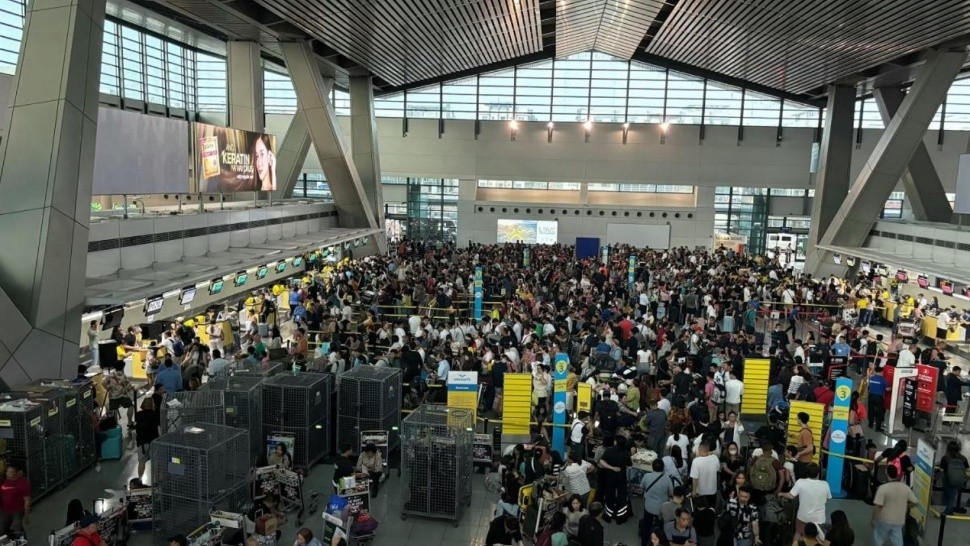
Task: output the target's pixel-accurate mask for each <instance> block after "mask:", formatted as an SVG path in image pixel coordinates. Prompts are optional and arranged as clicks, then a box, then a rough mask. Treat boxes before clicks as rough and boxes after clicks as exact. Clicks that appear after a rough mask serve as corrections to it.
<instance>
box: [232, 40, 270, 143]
mask: <svg viewBox="0 0 970 546" xmlns="http://www.w3.org/2000/svg"><path fill="white" fill-rule="evenodd" d="M259 54H260V50H259V44H258V43H256V42H228V43H227V44H226V79H227V80H228V82H227V83H228V86H229V126H230V127H232V128H234V129H242V130H244V131H253V132H256V133H262V132H263V131H264V129H265V125H266V122H265V119H266V118H265V117H264V115H263V114H264V112H263V104H264V100H263V63H262V60H261V58H260V56H259Z"/></svg>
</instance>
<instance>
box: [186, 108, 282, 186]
mask: <svg viewBox="0 0 970 546" xmlns="http://www.w3.org/2000/svg"><path fill="white" fill-rule="evenodd" d="M192 130H193V135H194V150H195V154H194V155H195V180H196V184H197V186H196V192H198V193H233V192H242V191H273V190H275V189H276V137H275V136H274V135H269V134H266V133H251V132H249V131H242V130H239V129H230V128H228V127H219V126H216V125H208V124H205V123H195V124H193V127H192Z"/></svg>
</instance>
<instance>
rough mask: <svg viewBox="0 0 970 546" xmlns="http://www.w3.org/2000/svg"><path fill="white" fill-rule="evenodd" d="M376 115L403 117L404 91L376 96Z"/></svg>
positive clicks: (381, 116) (380, 116)
mask: <svg viewBox="0 0 970 546" xmlns="http://www.w3.org/2000/svg"><path fill="white" fill-rule="evenodd" d="M374 115H375V116H377V117H379V118H403V117H404V93H389V94H387V95H381V96H378V97H374Z"/></svg>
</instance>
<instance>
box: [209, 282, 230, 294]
mask: <svg viewBox="0 0 970 546" xmlns="http://www.w3.org/2000/svg"><path fill="white" fill-rule="evenodd" d="M224 284H226V283H225V281H223V280H222V279H218V280H215V281H212V284H210V285H209V295H210V296H215V295H216V294H218V293H219V292H222V286H223V285H224Z"/></svg>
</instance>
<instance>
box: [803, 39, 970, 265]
mask: <svg viewBox="0 0 970 546" xmlns="http://www.w3.org/2000/svg"><path fill="white" fill-rule="evenodd" d="M966 57H967V53H966V52H964V51H935V52H933V53H931V54H930V55H929V56H928V57H927V59H926V62H925V63H924V64H923V66H922V67H921V68H920V71H919V73H918V74H917V76H916V80H915V81H914V82H913V86H912V87H911V88H910V90H909V93H907V94H906V97H905V98H904V99H903V102H902V104H901V105H900V106H899V110H898V111H897V112H896V115H894V116H893V119H892V121H890V122H889V124H888V125H887V126H886V130H885V131H883V133H882V136H881V137H880V138H879V142H878V143H876V147H875V148H874V149H873V151H872V154H871V155H870V156H869V159H868V160H867V161H866V164H865V165H864V166H863V168H862V171H861V172H860V173H859V176H858V177H857V178H856V180H855V182H854V183H853V185H852V188H851V189H850V190H849V194H848V195H847V196H846V198H845V201H843V202H842V205H841V206H840V207H839V209H838V211H837V212H836V214H835V217H834V218H833V219H832V223H831V225H830V226H829V227H828V229H826V230H825V232H824V234H823V235H822V237H821V238H820V239H819V242H818V244H819V245H822V246H848V247H859V246H862V245H863V244H864V243H865V240H866V237H868V236H869V231H870V230H871V229H872V226H873V225H874V224H875V222H876V220H877V219H878V218H879V213H880V212H881V211H882V209H883V207H884V206H885V203H886V199H888V198H889V194H890V193H892V191H893V189H894V188H895V187H896V183H897V182H898V181H899V178H900V177H901V176H902V175H903V172H904V171H905V170H906V168H907V166H908V165H909V162H910V160H911V159H912V157H913V153H914V152H915V151H916V148H917V147H918V146H919V144H920V143H921V142H922V141H923V136H924V135H925V133H926V128H927V127H928V126H929V124H930V121H931V120H932V119H933V115H934V114H935V113H936V110H937V108H939V106H940V103H942V102H943V99H944V98H945V97H946V93H947V91H948V90H949V88H950V84H952V83H953V79H954V78H955V77H956V75H957V74H958V73H959V71H960V68H961V67H962V66H963V63H964V61H965V60H966ZM813 220H814V218H813ZM828 256H829V252H827V251H824V250H822V249H820V248H817V247H816V248H813V249H812V250H811V251H810V254H809V256H808V259H807V260H806V262H805V272H806V273H814V274H818V273H820V272H822V271H824V269H823V268H824V266H825V265H826V264H827V263H829V262H830V260H828Z"/></svg>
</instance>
